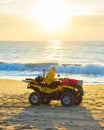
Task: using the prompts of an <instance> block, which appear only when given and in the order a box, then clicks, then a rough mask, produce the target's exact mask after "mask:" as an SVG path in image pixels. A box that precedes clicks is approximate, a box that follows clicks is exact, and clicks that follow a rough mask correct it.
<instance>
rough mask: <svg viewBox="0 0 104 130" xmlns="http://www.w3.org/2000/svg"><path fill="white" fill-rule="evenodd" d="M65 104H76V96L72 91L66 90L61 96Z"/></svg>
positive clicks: (67, 105)
mask: <svg viewBox="0 0 104 130" xmlns="http://www.w3.org/2000/svg"><path fill="white" fill-rule="evenodd" d="M61 103H62V105H63V106H66V107H69V106H72V105H74V104H75V96H74V95H73V94H72V93H70V92H64V93H63V94H62V96H61Z"/></svg>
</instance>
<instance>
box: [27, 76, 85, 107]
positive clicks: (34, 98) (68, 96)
mask: <svg viewBox="0 0 104 130" xmlns="http://www.w3.org/2000/svg"><path fill="white" fill-rule="evenodd" d="M24 82H27V83H28V85H27V88H28V89H33V90H34V92H32V93H31V94H30V96H29V102H30V104H31V105H40V104H49V103H50V102H51V100H60V101H61V104H62V105H63V106H66V107H67V106H72V105H79V104H81V102H82V100H83V88H82V85H83V81H82V80H75V79H69V78H63V79H61V78H60V79H57V80H55V81H53V82H52V83H51V84H50V85H48V84H47V83H46V82H44V77H42V76H38V77H36V78H35V79H26V80H24Z"/></svg>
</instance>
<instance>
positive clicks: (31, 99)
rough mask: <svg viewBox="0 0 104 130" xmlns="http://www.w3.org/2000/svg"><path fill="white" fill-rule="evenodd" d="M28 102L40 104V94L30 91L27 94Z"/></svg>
mask: <svg viewBox="0 0 104 130" xmlns="http://www.w3.org/2000/svg"><path fill="white" fill-rule="evenodd" d="M29 102H30V104H31V105H40V103H41V96H40V94H39V93H38V92H32V93H31V94H30V96H29Z"/></svg>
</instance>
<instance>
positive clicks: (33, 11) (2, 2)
mask: <svg viewBox="0 0 104 130" xmlns="http://www.w3.org/2000/svg"><path fill="white" fill-rule="evenodd" d="M0 40H2V41H3V40H5V41H7V40H10V41H12V40H13V41H21V40H23V41H41V40H45V41H46V40H65V41H70V40H73V41H83V40H86V41H92V40H93V41H96V40H97V41H103V40H104V0H0Z"/></svg>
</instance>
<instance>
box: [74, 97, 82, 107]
mask: <svg viewBox="0 0 104 130" xmlns="http://www.w3.org/2000/svg"><path fill="white" fill-rule="evenodd" d="M82 100H83V97H82V96H79V97H78V98H77V99H76V101H75V105H80V104H81V103H82Z"/></svg>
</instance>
